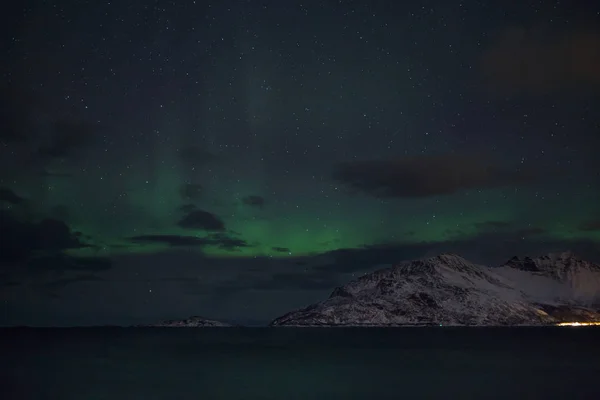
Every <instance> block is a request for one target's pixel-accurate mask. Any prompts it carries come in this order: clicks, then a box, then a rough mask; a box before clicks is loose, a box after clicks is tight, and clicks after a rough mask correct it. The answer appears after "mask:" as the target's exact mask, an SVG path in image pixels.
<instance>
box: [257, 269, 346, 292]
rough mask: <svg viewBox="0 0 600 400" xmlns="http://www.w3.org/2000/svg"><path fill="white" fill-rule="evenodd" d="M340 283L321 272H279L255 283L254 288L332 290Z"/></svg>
mask: <svg viewBox="0 0 600 400" xmlns="http://www.w3.org/2000/svg"><path fill="white" fill-rule="evenodd" d="M339 284H340V280H339V279H336V278H335V277H334V276H333V275H330V274H323V273H314V272H313V273H310V272H305V273H295V272H288V273H279V274H274V275H272V276H271V277H270V278H269V279H266V280H263V281H260V282H257V283H255V284H254V285H253V286H252V289H254V290H332V289H333V288H335V287H336V286H337V285H339Z"/></svg>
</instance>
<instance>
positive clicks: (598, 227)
mask: <svg viewBox="0 0 600 400" xmlns="http://www.w3.org/2000/svg"><path fill="white" fill-rule="evenodd" d="M579 230H581V231H584V232H597V231H600V219H596V220H592V221H588V222H584V223H583V224H581V225H580V226H579Z"/></svg>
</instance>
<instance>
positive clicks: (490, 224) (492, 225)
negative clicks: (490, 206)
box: [475, 221, 512, 231]
mask: <svg viewBox="0 0 600 400" xmlns="http://www.w3.org/2000/svg"><path fill="white" fill-rule="evenodd" d="M511 225H512V224H511V223H510V222H506V221H485V222H478V223H476V224H475V227H476V228H477V229H478V230H481V231H490V230H496V229H506V228H509V227H510V226H511Z"/></svg>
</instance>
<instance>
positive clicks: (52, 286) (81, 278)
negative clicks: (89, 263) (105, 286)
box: [44, 274, 105, 290]
mask: <svg viewBox="0 0 600 400" xmlns="http://www.w3.org/2000/svg"><path fill="white" fill-rule="evenodd" d="M101 281H105V279H103V278H101V277H99V276H96V275H91V274H86V275H77V276H72V277H65V278H60V279H56V280H53V281H50V282H46V283H45V284H44V287H45V288H46V289H49V290H57V289H62V288H64V287H65V286H68V285H71V284H73V283H78V282H101Z"/></svg>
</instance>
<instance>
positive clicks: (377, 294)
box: [271, 253, 600, 326]
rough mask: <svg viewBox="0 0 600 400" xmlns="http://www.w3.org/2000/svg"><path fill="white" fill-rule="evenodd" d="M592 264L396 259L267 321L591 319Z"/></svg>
mask: <svg viewBox="0 0 600 400" xmlns="http://www.w3.org/2000/svg"><path fill="white" fill-rule="evenodd" d="M599 293H600V267H599V266H598V265H595V264H592V263H588V262H585V261H582V260H579V259H577V258H575V257H574V256H573V255H572V254H569V253H563V254H551V255H548V256H544V257H540V258H536V259H531V258H522V259H521V258H513V259H511V260H509V261H508V262H507V263H506V264H505V265H503V266H501V267H499V268H490V267H486V266H482V265H477V264H473V263H471V262H469V261H467V260H465V259H464V258H462V257H460V256H457V255H454V254H442V255H440V256H437V257H432V258H427V259H422V260H414V261H407V262H402V263H400V264H398V265H396V266H394V267H392V268H388V269H382V270H379V271H375V272H373V273H371V274H367V275H365V276H363V277H361V278H359V279H356V280H354V281H352V282H350V283H348V284H346V285H344V286H341V287H338V288H336V289H335V290H334V291H333V293H332V294H331V295H330V297H329V298H328V299H326V300H324V301H322V302H319V303H316V304H313V305H310V306H308V307H306V308H304V309H301V310H297V311H293V312H291V313H288V314H286V315H283V316H281V317H279V318H277V319H275V320H274V321H273V322H272V323H271V325H272V326H331V325H333V326H406V325H416V326H418V325H476V326H478V325H481V326H490V325H492V326H498V325H500V326H507V325H550V324H556V323H558V322H563V321H571V320H573V321H590V320H599V321H600V314H599V313H598V310H600V302H598V299H599V297H598V294H599Z"/></svg>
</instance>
